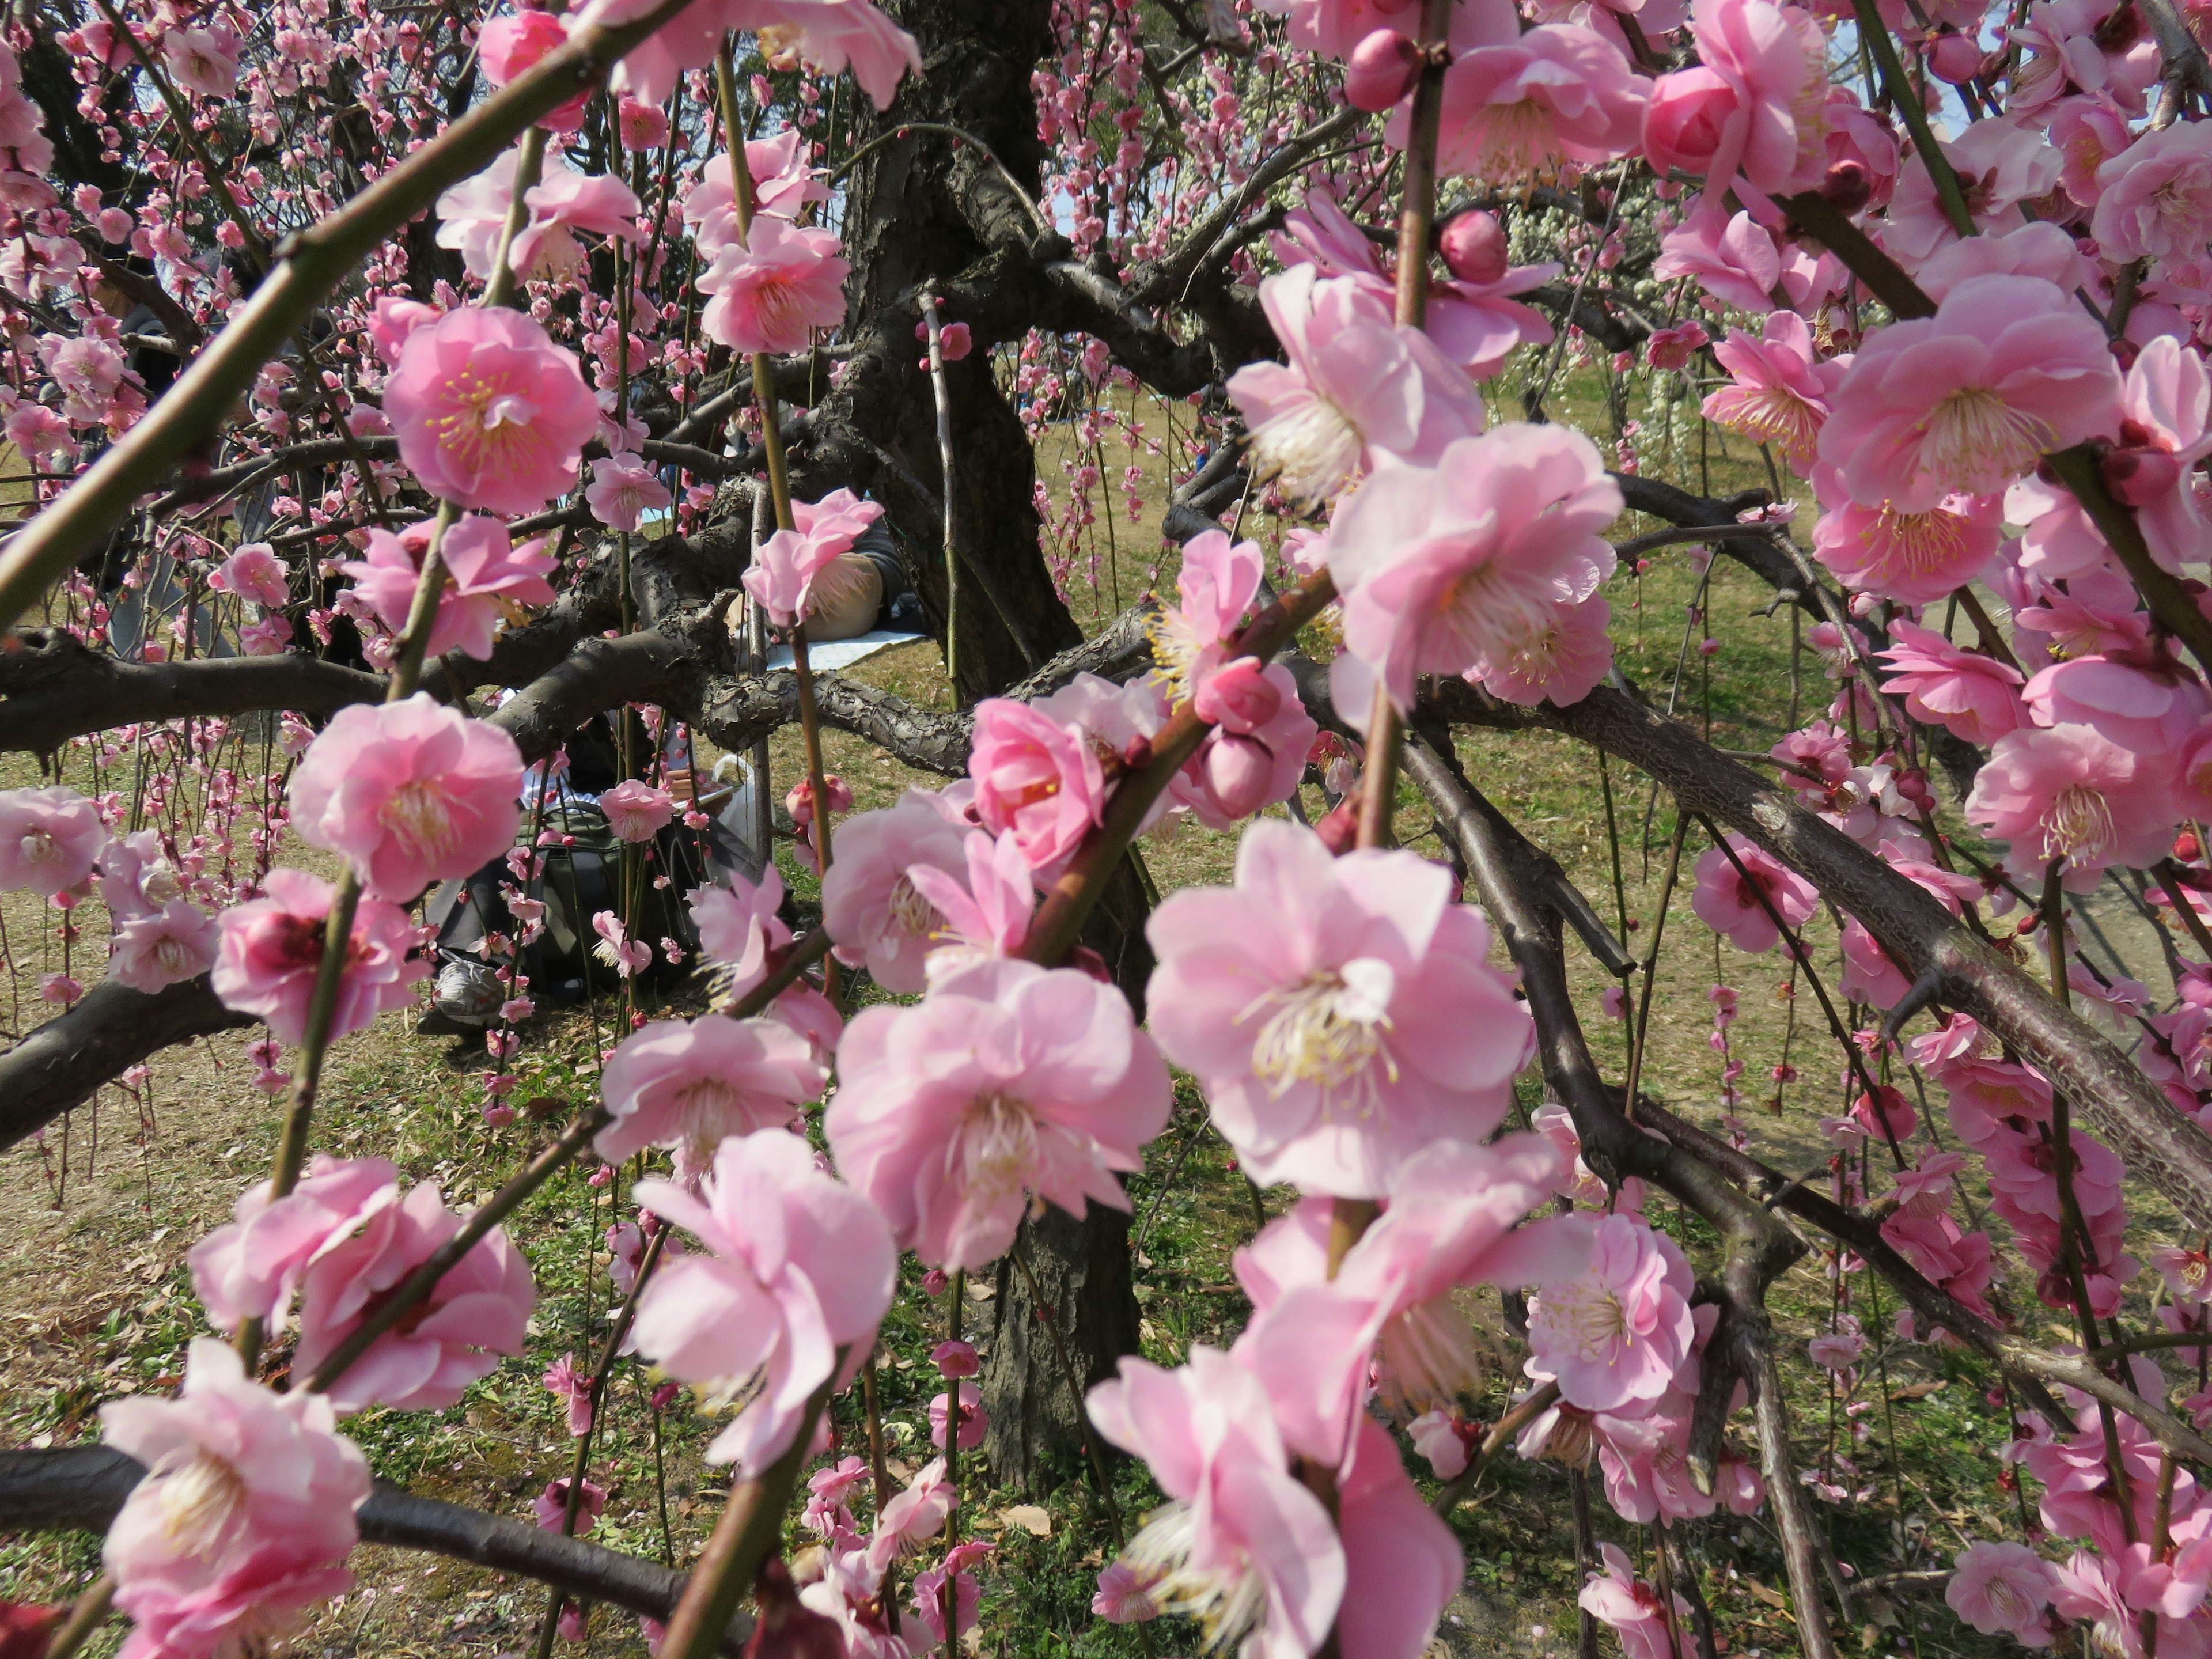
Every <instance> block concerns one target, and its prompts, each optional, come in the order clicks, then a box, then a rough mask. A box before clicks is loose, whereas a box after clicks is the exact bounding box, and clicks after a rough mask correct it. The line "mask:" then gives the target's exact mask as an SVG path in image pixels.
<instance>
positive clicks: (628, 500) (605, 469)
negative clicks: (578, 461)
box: [584, 454, 674, 530]
mask: <svg viewBox="0 0 2212 1659" xmlns="http://www.w3.org/2000/svg"><path fill="white" fill-rule="evenodd" d="M673 499H674V498H673V497H672V496H671V495H669V493H668V486H667V485H666V484H665V483H661V482H660V474H659V472H657V471H654V469H653V468H652V467H651V466H649V465H647V464H646V462H645V461H644V460H643V459H642V458H641V457H639V456H636V455H631V454H622V455H611V456H609V457H607V458H606V459H605V460H599V461H593V462H592V482H591V484H590V486H589V487H588V488H587V489H586V490H585V491H584V500H585V502H586V504H587V505H588V506H589V507H591V509H592V517H593V518H595V519H597V520H599V522H600V523H601V524H603V525H605V526H607V527H608V528H609V529H611V530H635V529H636V528H637V526H638V524H639V522H640V521H641V520H643V518H644V517H645V515H646V514H647V513H660V512H665V511H666V510H667V507H668V504H669V502H670V501H671V500H673Z"/></svg>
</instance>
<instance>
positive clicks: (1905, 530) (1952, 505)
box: [1813, 466, 2004, 605]
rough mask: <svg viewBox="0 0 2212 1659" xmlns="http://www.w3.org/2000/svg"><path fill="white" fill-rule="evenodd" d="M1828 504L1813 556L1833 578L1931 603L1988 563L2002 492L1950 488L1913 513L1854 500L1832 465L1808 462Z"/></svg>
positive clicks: (1997, 534) (1817, 525)
mask: <svg viewBox="0 0 2212 1659" xmlns="http://www.w3.org/2000/svg"><path fill="white" fill-rule="evenodd" d="M1813 481H1814V489H1815V491H1816V492H1817V493H1818V494H1819V495H1820V503H1821V506H1822V507H1823V508H1824V509H1825V510H1824V511H1823V512H1822V513H1821V514H1820V518H1819V519H1817V520H1814V525H1813V556H1814V557H1815V558H1817V559H1818V560H1820V562H1821V563H1822V564H1824V565H1826V566H1827V568H1829V569H1830V570H1832V571H1833V572H1834V573H1835V575H1836V578H1837V580H1839V581H1842V582H1843V583H1844V584H1845V585H1846V586H1851V587H1855V588H1857V589H1859V590H1861V591H1862V592H1869V593H1878V594H1880V595H1881V596H1882V597H1883V598H1884V599H1894V600H1896V601H1897V602H1898V603H1899V604H1900V605H1928V604H1931V603H1933V602H1934V601H1935V600H1937V599H1942V598H1943V597H1944V596H1945V595H1946V594H1948V593H1950V592H1954V590H1956V589H1958V588H1960V587H1963V586H1966V584H1967V583H1968V582H1971V581H1972V580H1974V579H1975V578H1976V577H1977V576H1978V575H1980V574H1981V573H1982V572H1983V570H1984V569H1985V568H1988V565H1989V562H1990V560H1991V559H1992V558H1994V557H1995V556H1996V550H1997V544H1998V542H1999V541H2000V540H2001V539H2002V537H2003V534H2004V531H2003V524H2002V520H2003V517H2004V515H2003V513H2002V511H2001V510H2000V509H2001V503H2002V498H2001V497H1999V496H1996V495H1950V496H1947V497H1945V498H1944V499H1943V500H1942V501H1940V502H1938V503H1937V504H1936V505H1935V506H1933V507H1929V508H1927V509H1926V510H1924V511H1922V512H1918V513H1901V512H1899V511H1897V510H1896V509H1894V508H1893V507H1888V506H1886V505H1885V506H1881V507H1867V506H1863V505H1862V504H1861V503H1859V502H1857V501H1853V500H1852V499H1851V498H1850V494H1849V493H1848V492H1847V491H1846V490H1845V489H1844V487H1843V480H1842V478H1841V477H1840V476H1839V475H1838V473H1837V472H1836V471H1835V469H1833V468H1832V467H1828V466H1816V467H1814V469H1813Z"/></svg>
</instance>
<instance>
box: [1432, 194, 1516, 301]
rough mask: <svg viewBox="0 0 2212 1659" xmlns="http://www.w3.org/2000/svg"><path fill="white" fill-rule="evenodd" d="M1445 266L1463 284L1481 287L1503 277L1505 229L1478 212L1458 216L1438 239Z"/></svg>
mask: <svg viewBox="0 0 2212 1659" xmlns="http://www.w3.org/2000/svg"><path fill="white" fill-rule="evenodd" d="M1440 240H1441V243H1442V246H1443V256H1444V264H1445V266H1446V267H1447V268H1448V269H1449V270H1450V271H1451V274H1452V275H1453V276H1456V277H1458V278H1459V280H1460V281H1461V282H1462V283H1476V284H1478V285H1479V284H1482V283H1495V282H1498V281H1500V280H1501V279H1502V278H1503V277H1504V275H1505V228H1504V226H1503V225H1501V224H1499V223H1498V220H1497V218H1496V216H1493V215H1492V214H1487V213H1485V212H1483V211H1482V210H1480V209H1477V210H1475V211H1474V212H1472V213H1462V214H1460V215H1458V216H1456V217H1455V218H1454V219H1453V220H1452V222H1450V223H1449V224H1448V225H1446V226H1445V227H1444V234H1443V237H1442V238H1441V239H1440Z"/></svg>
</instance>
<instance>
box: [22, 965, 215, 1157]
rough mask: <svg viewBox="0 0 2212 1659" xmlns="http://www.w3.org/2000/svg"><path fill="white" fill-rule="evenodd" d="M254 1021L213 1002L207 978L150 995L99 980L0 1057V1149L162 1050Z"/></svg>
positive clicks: (212, 994)
mask: <svg viewBox="0 0 2212 1659" xmlns="http://www.w3.org/2000/svg"><path fill="white" fill-rule="evenodd" d="M251 1024H253V1022H252V1019H250V1018H247V1017H246V1015H244V1014H237V1013H233V1012H231V1011H230V1010H229V1009H228V1008H226V1007H224V1006H222V1003H221V1002H220V1001H218V1000H216V994H215V993H214V991H212V990H211V989H210V988H209V986H208V981H207V976H206V975H201V976H200V977H199V978H197V979H188V980H185V981H181V982H179V983H178V984H175V985H172V986H170V987H168V988H167V990H163V991H156V992H155V993H154V994H152V995H150V996H149V995H148V994H146V993H145V992H143V991H134V990H132V989H131V987H129V986H127V985H121V984H118V983H117V982H116V981H113V980H112V979H111V980H103V981H100V983H99V984H97V985H95V986H94V987H92V988H91V989H90V990H89V991H87V992H86V993H85V994H84V995H83V996H82V998H80V999H79V1000H78V1001H77V1004H76V1006H75V1007H73V1008H71V1009H70V1011H69V1012H67V1013H65V1014H62V1015H60V1016H58V1018H53V1019H50V1020H48V1021H47V1022H46V1024H44V1025H41V1026H40V1027H38V1028H37V1029H36V1030H33V1031H31V1032H30V1033H29V1034H28V1035H27V1036H25V1037H24V1038H23V1040H22V1041H21V1042H18V1043H17V1044H15V1047H14V1048H9V1049H8V1050H7V1051H6V1052H5V1053H0V1150H4V1149H5V1148H7V1147H9V1146H14V1145H15V1143H16V1142H17V1141H19V1140H22V1139H25V1138H27V1137H28V1136H30V1135H34V1134H36V1133H38V1132H39V1131H40V1129H43V1128H44V1127H46V1125H47V1124H49V1123H51V1122H52V1121H54V1120H55V1119H56V1118H58V1117H59V1116H60V1115H62V1114H63V1113H64V1112H66V1111H68V1110H69V1109H70V1108H71V1107H74V1106H81V1105H82V1104H83V1103H85V1102H86V1101H88V1100H89V1099H91V1098H92V1096H93V1093H94V1091H95V1090H97V1089H98V1088H99V1087H100V1085H102V1084H104V1083H106V1082H107V1081H108V1080H109V1079H112V1078H116V1077H119V1076H121V1075H122V1074H123V1073H125V1072H126V1071H128V1070H130V1068H131V1067H132V1066H136V1065H137V1064H138V1063H139V1062H140V1061H141V1060H149V1059H150V1058H152V1057H153V1056H154V1055H155V1054H159V1053H160V1052H161V1050H162V1049H164V1048H169V1047H172V1046H173V1045H174V1044H176V1043H179V1042H191V1040H192V1039H193V1038H194V1037H197V1036H211V1035H213V1034H214V1033H215V1032H217V1031H227V1030H232V1029H233V1028H234V1027H237V1026H240V1025H251Z"/></svg>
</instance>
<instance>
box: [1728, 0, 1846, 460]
mask: <svg viewBox="0 0 2212 1659" xmlns="http://www.w3.org/2000/svg"><path fill="white" fill-rule="evenodd" d="M1752 3H1753V4H1754V5H1757V4H1759V0H1752ZM1761 9H1765V10H1767V11H1772V10H1775V9H1776V8H1774V7H1771V6H1764V7H1762V8H1761ZM1713 356H1716V357H1717V358H1719V359H1720V362H1721V367H1722V368H1725V369H1727V370H1728V372H1729V374H1730V375H1731V376H1732V377H1733V379H1732V381H1731V383H1730V384H1729V385H1728V386H1723V387H1722V388H1721V389H1720V390H1719V391H1717V392H1711V393H1710V394H1708V395H1707V397H1706V398H1705V418H1706V419H1707V420H1709V421H1711V422H1715V423H1717V425H1721V426H1724V427H1726V428H1728V429H1729V431H1731V432H1740V433H1741V434H1742V435H1744V436H1745V437H1747V438H1749V439H1750V440H1751V441H1753V443H1771V444H1772V445H1773V446H1774V447H1775V448H1776V449H1778V450H1779V451H1780V452H1781V453H1782V454H1783V455H1784V457H1785V458H1786V459H1788V460H1789V462H1790V465H1792V466H1794V467H1796V469H1797V470H1798V471H1800V472H1806V471H1810V470H1811V469H1812V465H1813V456H1814V450H1815V448H1816V447H1817V446H1818V445H1819V443H1820V428H1821V426H1822V425H1823V424H1824V423H1825V422H1826V420H1827V418H1828V393H1829V391H1830V390H1831V388H1832V385H1833V383H1834V381H1835V379H1836V374H1835V371H1834V370H1832V369H1831V368H1826V366H1824V365H1823V364H1822V363H1821V362H1820V359H1819V357H1818V356H1817V354H1815V352H1814V349H1813V335H1812V331H1811V330H1809V329H1808V328H1807V327H1806V326H1805V319H1803V318H1802V317H1800V316H1799V315H1798V314H1797V313H1796V312H1794V311H1775V312H1770V313H1767V318H1766V325H1765V329H1764V330H1763V331H1762V337H1760V338H1758V339H1753V337H1751V336H1750V335H1748V334H1747V333H1745V332H1744V331H1742V330H1741V329H1739V328H1732V329H1730V330H1729V332H1728V337H1727V338H1726V339H1724V340H1723V341H1722V342H1721V343H1719V344H1717V345H1716V346H1715V347H1714V348H1713Z"/></svg>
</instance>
